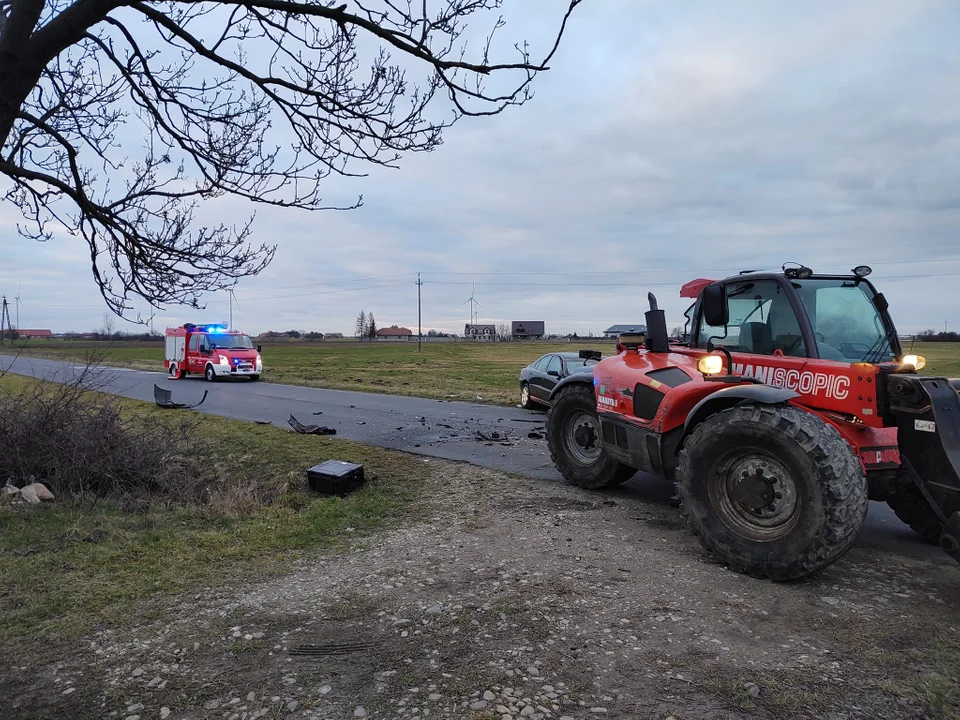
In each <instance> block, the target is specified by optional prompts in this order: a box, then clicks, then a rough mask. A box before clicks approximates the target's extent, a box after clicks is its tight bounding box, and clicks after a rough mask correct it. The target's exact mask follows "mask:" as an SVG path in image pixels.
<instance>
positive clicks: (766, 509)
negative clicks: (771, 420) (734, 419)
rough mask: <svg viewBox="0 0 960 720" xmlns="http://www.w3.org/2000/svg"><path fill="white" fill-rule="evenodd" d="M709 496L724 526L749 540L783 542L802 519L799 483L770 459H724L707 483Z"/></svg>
mask: <svg viewBox="0 0 960 720" xmlns="http://www.w3.org/2000/svg"><path fill="white" fill-rule="evenodd" d="M708 492H709V495H710V504H711V505H712V506H713V507H714V508H715V509H716V511H717V514H718V515H719V516H720V519H721V520H722V521H723V523H724V524H725V525H726V526H727V527H729V528H730V529H731V530H733V531H734V532H735V533H737V534H738V535H741V536H742V537H745V538H747V539H750V540H757V541H760V542H769V541H773V540H780V539H781V538H784V537H786V536H787V535H789V534H790V532H791V531H793V529H794V528H795V527H796V525H797V523H798V522H799V519H800V503H799V492H798V490H797V483H796V481H795V480H794V478H793V476H792V475H791V473H790V471H789V470H787V468H786V466H784V465H783V463H781V462H780V461H779V460H777V459H775V458H773V457H771V456H770V455H766V454H761V453H756V454H751V455H732V456H730V457H728V458H725V459H724V460H722V461H721V462H720V463H719V464H718V466H717V472H716V475H715V476H714V477H713V478H711V479H710V480H709V481H708Z"/></svg>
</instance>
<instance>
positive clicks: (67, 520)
mask: <svg viewBox="0 0 960 720" xmlns="http://www.w3.org/2000/svg"><path fill="white" fill-rule="evenodd" d="M36 385H37V382H36V381H33V380H27V379H25V378H21V377H17V376H12V375H7V376H5V377H3V378H0V392H5V393H10V392H20V391H23V390H25V389H26V390H28V391H31V392H32V387H33V386H36ZM165 412H166V413H168V414H167V415H163V413H165ZM123 413H124V416H125V417H126V418H128V419H129V420H130V421H134V422H135V421H140V422H143V423H145V424H147V425H152V426H153V427H155V428H157V431H158V432H160V431H161V430H159V428H158V425H157V423H159V422H162V421H163V420H164V419H165V418H168V417H169V411H163V410H160V409H159V408H156V407H155V406H152V405H149V404H147V403H140V402H136V401H131V400H125V401H123ZM196 432H197V433H198V438H197V439H198V441H200V442H201V443H203V445H204V447H206V448H207V451H206V453H207V454H206V455H204V457H202V458H200V461H201V462H200V464H201V466H202V467H203V468H205V470H206V471H207V472H208V473H209V481H208V482H206V483H205V495H204V497H205V498H206V502H205V503H202V504H192V503H187V502H184V499H183V498H176V497H174V498H170V497H161V498H157V499H156V500H155V501H154V502H152V503H149V504H146V503H144V504H141V505H139V506H138V508H137V510H136V512H130V511H126V510H123V509H121V508H120V507H118V505H117V504H116V503H115V502H109V501H107V502H103V501H97V502H91V501H89V500H90V499H89V498H86V499H85V500H84V501H83V502H81V503H74V502H69V501H66V500H58V501H57V502H55V503H52V504H46V503H44V504H42V505H36V506H32V505H12V504H10V502H0V528H2V530H3V531H2V532H0V652H3V653H4V654H7V653H6V652H5V650H6V651H10V652H12V651H13V649H15V648H16V647H18V644H17V643H19V642H21V641H22V639H24V638H29V637H43V636H48V637H50V636H52V637H56V636H66V637H73V636H76V635H79V634H82V633H85V632H87V631H89V630H90V629H91V628H92V627H94V626H95V625H98V624H99V625H107V626H109V625H115V624H118V623H122V622H124V621H126V620H128V619H130V618H131V615H132V610H133V609H134V608H135V607H136V606H137V603H138V602H140V601H142V600H144V599H146V598H149V597H151V596H154V595H156V594H158V593H159V594H169V593H180V592H185V591H189V590H191V589H192V588H197V587H203V586H209V585H216V584H218V583H220V582H221V581H222V580H223V579H224V578H230V579H231V580H237V579H242V578H246V577H256V576H261V575H264V574H270V573H282V572H284V571H285V570H286V568H287V567H288V563H289V562H290V561H291V560H293V559H295V558H296V557H298V556H300V555H302V554H303V553H305V552H307V551H309V549H310V548H313V547H318V546H325V545H330V544H335V543H338V542H340V541H342V540H343V539H344V538H350V537H356V536H357V535H358V534H362V533H365V532H370V531H372V530H374V529H377V528H381V527H384V526H390V525H392V524H394V523H396V522H400V521H403V520H404V519H405V518H406V517H408V515H409V513H410V512H411V510H412V508H413V507H414V505H413V501H414V499H415V498H416V497H417V496H418V492H419V491H420V488H422V487H423V486H429V484H430V483H431V482H433V479H432V478H433V473H434V472H437V470H435V469H434V468H435V467H436V466H435V465H425V464H424V463H422V461H419V460H418V459H416V458H413V457H411V456H407V455H403V454H401V453H395V452H390V451H385V450H381V449H379V448H372V447H366V446H363V445H359V444H357V443H351V442H347V441H343V440H339V439H335V438H320V437H316V436H304V435H297V434H296V433H292V432H287V431H284V430H281V429H279V428H274V427H270V426H259V425H250V424H247V423H243V422H238V421H232V420H227V419H224V418H218V417H209V418H205V420H204V422H203V423H202V424H201V425H200V426H199V427H198V428H197V431H196ZM328 458H337V459H343V460H349V461H353V462H358V463H361V464H363V465H364V466H365V470H366V474H367V477H368V482H367V483H366V485H365V486H364V487H363V488H362V489H361V490H359V491H357V492H355V493H354V494H352V495H350V496H348V497H346V498H336V497H327V496H318V495H316V494H314V493H311V492H310V491H309V490H308V489H307V487H306V480H305V475H304V469H305V468H307V467H310V466H311V465H314V464H316V463H317V462H320V461H322V460H324V459H328ZM18 638H19V640H18ZM10 641H13V642H12V644H9V645H8V644H7V643H8V642H10ZM4 645H6V648H4ZM9 656H10V655H8V657H9Z"/></svg>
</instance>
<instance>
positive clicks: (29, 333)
mask: <svg viewBox="0 0 960 720" xmlns="http://www.w3.org/2000/svg"><path fill="white" fill-rule="evenodd" d="M13 333H16V334H17V337H19V338H49V337H53V333H52V332H51V331H49V330H27V329H20V328H17V329H15V330H12V329H10V328H4V330H3V336H4V337H10V336H11V335H12V334H13Z"/></svg>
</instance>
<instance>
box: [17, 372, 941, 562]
mask: <svg viewBox="0 0 960 720" xmlns="http://www.w3.org/2000/svg"><path fill="white" fill-rule="evenodd" d="M4 370H8V371H10V372H14V373H16V374H19V375H27V376H32V377H39V378H44V379H47V380H52V381H64V380H68V379H70V378H74V377H76V375H77V373H78V372H80V371H81V370H83V366H82V365H78V364H76V363H69V362H58V361H54V360H44V359H40V358H31V357H19V358H14V357H11V356H6V355H0V372H2V371H4ZM154 384H157V385H159V386H160V387H162V388H166V389H169V390H171V391H172V392H173V398H172V399H173V401H174V402H180V403H195V402H198V401H199V400H200V398H201V397H202V396H203V393H204V391H207V392H208V395H207V398H206V400H205V401H204V402H203V404H202V405H201V406H200V407H199V408H197V410H196V412H204V413H210V414H213V415H221V416H223V417H228V418H233V419H236V420H246V421H251V422H253V421H259V422H268V421H269V422H270V423H272V424H273V425H275V426H278V427H284V428H288V427H289V425H288V424H287V420H288V418H289V417H290V415H293V416H294V417H295V418H296V419H297V420H298V421H300V422H301V423H303V424H314V425H325V426H328V427H331V428H335V429H336V431H337V436H338V437H341V438H345V439H347V440H355V441H358V442H363V443H368V444H371V445H376V446H379V447H384V448H390V449H392V450H401V451H404V452H410V453H417V454H420V455H426V456H429V457H437V458H444V459H446V460H456V461H461V462H468V463H472V464H474V465H479V466H481V467H487V468H492V469H495V470H505V471H508V472H513V473H517V474H520V475H526V476H530V477H535V478H540V479H543V480H549V481H553V482H563V479H562V478H561V477H560V474H559V473H558V472H557V471H556V469H555V468H554V467H553V464H552V463H551V462H550V455H549V453H548V451H547V443H546V440H545V439H543V432H542V431H543V421H544V419H545V418H544V414H543V413H542V412H537V411H532V410H523V409H520V408H510V407H502V406H493V405H483V404H474V403H464V402H453V401H446V400H427V399H423V398H410V397H402V396H398V395H380V394H375V393H363V392H350V391H344V390H321V389H318V388H306V387H299V386H292V385H277V384H273V383H263V382H250V381H249V380H247V379H245V378H240V379H237V380H231V381H225V382H217V383H208V382H206V381H205V380H203V379H202V378H193V377H190V378H185V379H182V380H171V379H170V378H169V377H167V376H166V374H165V373H161V372H146V371H140V370H128V369H122V368H106V369H105V375H104V376H103V377H101V378H99V387H100V388H101V389H102V390H104V391H106V392H110V393H114V394H116V395H120V396H123V397H128V398H133V399H136V400H146V401H148V402H153V400H154V391H153V388H154ZM170 412H191V411H184V410H171V411H170ZM531 434H533V435H535V436H539V437H530V435H531ZM326 459H327V458H320V457H318V458H317V462H322V461H323V460H326ZM343 459H347V460H348V459H349V458H343ZM612 494H613V495H614V496H616V495H621V494H622V495H629V496H631V497H635V498H638V499H643V500H646V501H650V502H656V503H665V502H666V501H667V500H668V498H669V497H670V496H671V495H672V494H673V486H672V484H671V483H669V482H666V481H664V480H662V479H657V478H653V477H650V476H647V475H643V474H638V475H637V476H636V477H634V478H633V479H632V480H631V481H630V482H628V483H625V484H624V485H622V486H621V487H620V488H618V489H617V490H615V491H614V492H613V493H612ZM858 542H859V544H861V545H876V546H880V547H882V548H884V549H885V550H887V551H889V552H893V553H897V554H907V555H914V556H916V555H920V556H925V557H930V558H932V559H937V560H941V559H945V558H946V557H947V556H946V555H945V554H944V553H943V552H942V551H941V550H940V549H939V548H936V547H933V546H930V545H927V544H926V543H924V542H922V541H921V540H920V539H919V538H918V537H917V536H916V535H915V534H914V533H913V532H912V531H911V530H910V529H909V528H908V527H907V526H906V525H904V524H903V523H902V522H900V520H899V519H898V518H897V517H896V515H894V514H893V511H892V510H890V509H889V508H888V507H887V505H886V504H884V503H876V502H871V503H870V511H869V514H868V516H867V523H866V525H865V526H864V529H863V532H862V533H861V535H860V538H859V540H858Z"/></svg>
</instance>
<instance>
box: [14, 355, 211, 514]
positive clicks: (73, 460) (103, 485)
mask: <svg viewBox="0 0 960 720" xmlns="http://www.w3.org/2000/svg"><path fill="white" fill-rule="evenodd" d="M100 377H102V375H101V374H100V371H99V369H98V368H97V367H95V366H92V365H89V364H88V365H87V367H86V369H85V370H84V372H82V373H81V374H80V376H79V377H77V378H76V379H75V380H73V381H72V382H70V383H68V384H50V383H36V384H30V385H29V386H27V387H26V388H25V389H23V390H20V391H10V390H6V389H3V388H0V484H2V483H3V482H4V481H5V480H6V479H7V478H12V480H13V483H14V484H15V485H17V486H20V487H22V486H23V485H26V484H28V483H29V482H30V478H31V476H32V477H33V478H34V479H35V480H36V481H38V482H42V483H44V484H45V485H46V486H47V487H48V488H49V489H50V490H51V491H52V492H53V493H54V495H56V496H57V498H58V499H60V498H71V499H73V500H75V501H78V502H86V501H89V500H93V499H98V498H99V499H109V500H112V501H115V502H117V503H118V504H119V505H121V506H127V507H129V506H131V505H137V504H140V503H142V502H147V501H151V500H154V499H158V498H164V499H172V500H175V501H182V502H184V503H187V502H196V501H197V500H199V499H201V497H202V495H203V493H204V467H203V465H202V463H201V460H202V458H203V457H204V452H203V448H202V447H201V444H200V443H199V441H197V440H196V439H195V428H196V425H197V424H198V422H199V419H198V418H197V416H195V415H187V416H180V417H178V418H176V419H175V420H176V421H174V422H159V423H158V422H156V421H154V422H147V421H146V419H139V418H129V417H128V418H124V416H123V414H122V413H121V408H120V405H119V403H118V401H117V399H116V398H114V397H112V396H110V395H106V394H101V393H94V392H90V390H93V389H96V387H97V385H98V379H99V378H100Z"/></svg>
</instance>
